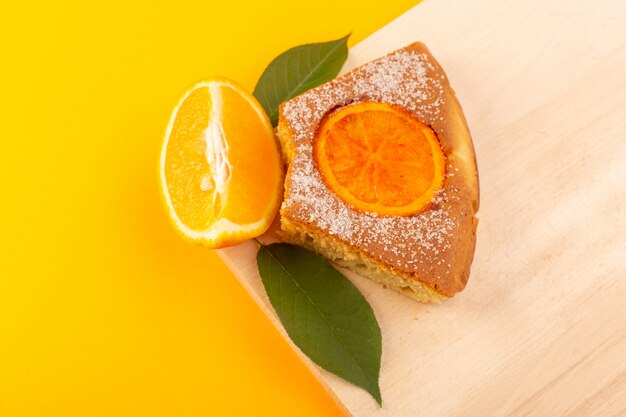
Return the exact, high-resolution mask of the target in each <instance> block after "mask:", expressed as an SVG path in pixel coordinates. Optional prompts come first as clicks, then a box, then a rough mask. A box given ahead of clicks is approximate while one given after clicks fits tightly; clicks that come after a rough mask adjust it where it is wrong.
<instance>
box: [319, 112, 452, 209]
mask: <svg viewBox="0 0 626 417" xmlns="http://www.w3.org/2000/svg"><path fill="white" fill-rule="evenodd" d="M313 157H314V160H315V163H316V165H317V167H318V169H319V171H320V173H321V174H322V178H323V179H324V182H325V183H326V185H327V186H328V187H329V188H330V190H332V191H333V192H334V193H335V194H337V196H339V198H341V199H342V200H343V201H344V202H346V203H347V204H349V205H350V206H352V207H353V208H354V209H355V210H357V211H361V212H371V213H377V214H379V215H382V216H408V215H411V214H415V213H418V212H420V211H422V210H424V209H425V208H426V206H427V205H428V204H429V203H430V201H431V200H432V198H433V196H434V194H435V192H437V191H438V190H439V189H441V187H442V185H443V180H444V177H445V157H444V155H443V152H442V150H441V145H440V144H439V141H438V140H437V136H436V135H435V133H434V132H433V130H432V129H431V128H430V127H429V126H427V125H425V124H424V123H422V122H420V121H419V120H418V119H417V118H415V117H414V116H413V115H412V114H411V113H409V112H408V111H407V110H404V109H403V108H401V107H399V106H394V105H390V104H386V103H378V102H358V103H354V104H350V105H347V106H345V107H342V108H340V109H338V110H336V111H334V112H333V113H330V114H329V115H327V116H326V117H325V118H324V119H323V120H322V123H321V124H320V127H319V129H318V130H317V134H316V138H315V140H314V143H313Z"/></svg>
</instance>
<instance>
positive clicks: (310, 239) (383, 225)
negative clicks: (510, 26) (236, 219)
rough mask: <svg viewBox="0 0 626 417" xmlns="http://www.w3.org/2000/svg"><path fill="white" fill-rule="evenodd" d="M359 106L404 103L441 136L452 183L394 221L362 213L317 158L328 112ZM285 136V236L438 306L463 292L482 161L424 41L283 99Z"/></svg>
mask: <svg viewBox="0 0 626 417" xmlns="http://www.w3.org/2000/svg"><path fill="white" fill-rule="evenodd" d="M358 101H377V102H384V103H389V104H395V105H398V106H401V107H403V108H404V109H406V110H408V111H409V112H411V113H412V114H413V115H414V116H415V117H416V118H417V119H419V120H420V121H422V122H423V123H425V124H427V125H429V126H430V127H431V128H432V129H433V130H434V131H435V133H436V135H437V138H438V139H439V142H440V144H441V147H442V150H443V153H444V155H445V157H446V178H445V180H444V184H443V187H442V189H441V190H440V191H439V193H438V194H437V195H436V196H435V197H434V198H433V200H432V202H431V204H430V205H429V206H428V207H427V208H426V209H425V210H424V211H422V212H420V213H417V214H415V215H412V216H396V217H380V216H377V215H376V214H375V213H361V212H359V211H356V210H354V209H353V208H351V207H350V206H348V205H347V204H346V203H344V202H343V201H342V200H341V199H339V198H338V197H337V196H336V195H334V193H333V192H332V191H330V190H329V189H328V188H327V186H326V185H325V183H324V181H323V180H322V178H321V175H320V173H319V171H318V170H317V168H316V166H315V163H314V161H313V158H312V144H313V141H314V139H315V135H316V131H317V128H318V126H319V124H320V122H321V120H322V119H323V117H324V116H325V115H326V114H328V113H329V112H331V111H333V110H334V109H336V108H338V107H342V106H345V105H347V104H350V103H354V102H358ZM278 134H279V139H280V141H281V145H282V146H283V150H284V154H285V156H286V159H287V163H288V170H287V176H286V181H285V199H284V201H283V205H282V207H281V211H280V215H281V229H282V235H283V238H284V240H286V241H288V242H292V243H295V244H299V245H302V246H306V247H308V248H310V249H313V250H315V251H316V252H318V253H320V254H321V255H323V256H325V257H327V258H329V259H330V260H331V261H333V262H336V263H338V264H339V265H342V266H346V267H348V268H350V269H352V270H354V271H355V272H357V273H360V274H362V275H365V276H367V277H369V278H371V279H373V280H374V281H377V282H379V283H381V284H383V285H385V286H387V287H391V288H393V289H395V290H397V291H400V292H402V293H404V294H406V295H408V296H411V297H413V298H416V299H418V300H420V301H426V302H436V301H439V300H441V299H444V298H447V297H451V296H452V295H454V294H455V293H457V292H459V291H461V290H463V289H464V288H465V285H466V283H467V280H468V277H469V270H470V265H471V262H472V259H473V255H474V248H475V242H476V226H477V219H476V217H475V214H476V212H477V211H478V206H479V187H478V173H477V169H476V160H475V155H474V149H473V144H472V140H471V136H470V133H469V130H468V128H467V124H466V122H465V117H464V116H463V112H462V110H461V107H460V105H459V103H458V101H457V99H456V96H455V94H454V91H453V90H452V88H451V87H450V85H449V82H448V79H447V77H446V75H445V73H444V71H443V69H442V68H441V66H440V65H439V64H438V63H437V61H436V60H435V59H434V57H433V56H432V55H431V54H430V52H429V51H428V49H427V48H426V46H425V45H424V44H422V43H419V42H417V43H414V44H411V45H409V46H407V47H405V48H402V49H399V50H397V51H395V52H392V53H391V54H389V55H386V56H384V57H382V58H379V59H377V60H374V61H372V62H370V63H367V64H365V65H363V66H361V67H358V68H356V69H354V70H352V71H350V72H348V73H347V74H345V75H343V76H341V77H339V78H337V79H335V80H332V81H330V82H328V83H326V84H323V85H321V86H319V87H316V88H314V89H311V90H309V91H307V92H305V93H303V94H301V95H299V96H298V97H295V98H293V99H291V100H289V101H287V102H285V103H283V105H282V106H281V107H280V114H279V125H278Z"/></svg>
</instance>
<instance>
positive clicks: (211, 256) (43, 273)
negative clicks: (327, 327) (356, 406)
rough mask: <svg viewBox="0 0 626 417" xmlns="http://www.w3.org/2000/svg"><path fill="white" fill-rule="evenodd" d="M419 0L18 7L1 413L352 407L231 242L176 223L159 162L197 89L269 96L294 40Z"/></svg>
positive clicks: (11, 29) (365, 29)
mask: <svg viewBox="0 0 626 417" xmlns="http://www.w3.org/2000/svg"><path fill="white" fill-rule="evenodd" d="M22 3H23V4H24V5H23V6H18V4H22ZM165 3H168V4H167V5H164V4H165ZM415 3H416V0H386V1H361V2H355V1H339V0H320V1H314V2H300V1H284V0H280V1H271V2H270V1H268V2H260V1H255V2H251V3H248V2H241V1H220V2H214V1H211V0H204V1H184V0H176V1H171V2H148V1H141V2H139V1H137V2H135V1H132V0H131V1H128V0H127V1H103V2H90V1H75V2H74V1H68V2H51V1H49V2H41V3H40V4H33V3H31V2H11V4H12V5H10V6H8V8H7V5H4V6H3V11H2V13H1V14H2V16H1V17H0V35H1V38H0V39H1V40H0V42H1V43H2V50H1V51H0V53H1V54H2V55H1V56H2V65H1V66H0V71H1V72H2V77H1V80H2V81H1V86H2V90H1V91H0V94H1V95H2V100H1V103H2V104H1V106H2V109H1V112H0V114H1V116H0V117H1V120H2V124H1V125H0V127H1V129H2V135H1V141H2V142H1V147H0V173H1V175H0V178H1V179H0V181H1V188H0V222H1V224H0V237H1V240H0V242H1V245H2V248H1V249H2V250H1V252H0V261H1V263H0V415H1V416H144V415H145V416H200V415H203V416H206V415H217V416H239V415H241V416H260V415H271V416H295V415H297V416H333V415H340V411H339V410H338V408H337V406H336V405H335V404H334V403H333V401H332V400H331V399H330V397H329V396H328V395H327V394H326V393H325V391H324V390H323V388H322V387H321V386H320V385H319V384H318V383H317V382H316V380H315V379H314V378H313V376H312V375H311V374H310V373H309V372H308V370H306V369H305V367H304V365H302V364H301V363H300V361H299V360H298V358H297V357H296V355H295V354H294V353H293V352H292V351H291V349H290V348H289V347H288V345H287V344H286V343H285V342H284V341H283V340H282V339H281V337H280V336H279V334H278V333H277V332H276V330H275V329H274V328H273V327H272V325H271V324H270V323H269V321H268V320H267V319H266V318H265V317H264V316H263V314H262V313H261V311H260V310H259V309H258V308H257V306H256V305H255V304H254V303H253V301H252V300H251V299H250V298H249V296H248V295H247V294H246V292H245V291H244V290H243V288H242V287H241V286H240V284H239V283H238V282H237V281H236V279H235V278H234V277H233V276H232V275H231V273H230V272H229V271H228V270H227V269H226V267H225V266H224V265H223V264H222V263H221V261H220V260H219V259H218V257H217V255H216V254H215V253H213V252H211V251H209V250H206V249H202V248H199V247H194V246H190V245H188V244H186V243H184V242H183V241H182V240H181V239H179V238H178V237H177V236H176V235H175V233H174V231H173V230H172V228H171V227H170V225H169V224H168V222H167V220H166V217H165V212H164V210H163V208H162V207H161V203H160V200H159V197H158V188H157V155H158V153H159V147H160V142H161V137H162V134H163V132H164V129H165V127H166V124H167V121H168V118H169V114H170V111H171V110H172V107H173V106H174V105H175V103H176V102H177V99H178V98H179V96H180V95H181V94H182V92H183V91H184V89H185V88H186V87H187V86H188V85H189V84H191V83H193V82H195V81H197V80H198V79H200V78H202V77H205V76H208V75H212V74H221V75H226V76H229V77H231V78H234V79H236V80H238V81H240V82H241V83H242V84H243V85H244V86H245V87H246V88H248V89H250V90H252V88H253V87H254V85H255V82H256V80H257V78H258V76H259V75H260V74H261V72H262V70H263V69H264V68H265V65H266V64H267V63H268V62H269V61H270V60H271V59H272V58H273V57H274V56H276V55H277V54H279V53H280V52H282V51H283V50H285V49H287V48H288V47H291V46H295V45H298V44H301V43H306V42H316V41H322V40H329V39H335V38H338V37H340V36H343V35H344V34H345V33H347V32H349V31H352V32H353V36H352V38H351V40H350V45H354V44H355V43H356V42H358V41H359V40H361V39H363V38H365V37H366V36H367V35H369V34H370V33H372V32H373V31H375V30H376V29H377V28H379V27H381V26H383V25H384V24H386V23H387V22H389V21H390V20H392V19H393V18H395V17H396V16H398V15H399V14H401V13H402V12H403V11H405V10H407V9H409V8H410V7H411V6H412V5H413V4H415ZM418 35H419V28H416V36H418Z"/></svg>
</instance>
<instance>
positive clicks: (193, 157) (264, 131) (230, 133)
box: [162, 80, 283, 247]
mask: <svg viewBox="0 0 626 417" xmlns="http://www.w3.org/2000/svg"><path fill="white" fill-rule="evenodd" d="M162 169H163V172H164V177H163V179H164V182H165V193H167V195H168V197H169V200H170V202H171V208H172V210H173V211H174V213H175V216H176V217H177V218H178V219H179V220H180V222H181V223H182V225H183V226H184V227H186V228H187V229H188V230H190V231H191V232H185V231H183V233H184V234H185V233H195V232H198V233H202V232H207V236H209V235H210V237H207V238H206V239H204V237H203V235H200V236H199V237H198V236H195V237H193V236H191V238H192V239H194V240H199V241H203V239H204V240H205V241H203V242H202V243H204V244H206V245H207V246H210V247H220V246H223V245H224V244H232V243H238V242H239V241H243V240H245V239H248V238H250V237H254V236H257V235H259V234H261V233H263V232H264V231H265V230H266V229H267V227H269V225H270V223H271V220H272V218H273V217H274V215H275V213H276V211H277V210H278V205H279V203H280V196H281V189H282V180H283V172H282V162H281V160H280V153H279V150H278V143H277V141H276V139H275V137H274V133H273V130H272V127H271V124H270V123H269V120H268V119H267V116H266V115H265V114H264V113H263V111H262V109H261V107H260V105H259V104H258V103H257V102H256V101H255V100H254V98H252V97H251V96H250V95H249V94H247V93H245V92H243V91H242V90H241V88H239V87H234V86H233V85H232V82H228V81H220V80H215V81H209V82H207V83H205V84H204V85H199V86H197V87H196V88H195V89H194V90H193V91H191V93H190V94H189V95H188V96H187V97H186V98H185V99H184V101H183V102H182V103H181V104H180V107H179V108H178V109H177V111H176V114H175V117H174V120H173V124H172V127H171V130H170V133H169V137H168V140H167V145H166V149H165V159H164V161H163V166H162ZM220 220H225V221H228V224H230V226H226V228H227V229H228V230H225V231H224V233H221V232H220V231H219V230H216V229H215V227H216V224H218V222H219V221H220ZM219 227H222V226H219ZM244 229H245V230H244Z"/></svg>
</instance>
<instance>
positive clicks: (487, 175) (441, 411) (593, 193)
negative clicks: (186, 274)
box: [220, 0, 626, 416]
mask: <svg viewBox="0 0 626 417" xmlns="http://www.w3.org/2000/svg"><path fill="white" fill-rule="evenodd" d="M416 40H421V41H424V42H425V43H426V44H427V45H428V47H429V48H430V50H431V51H432V53H433V54H434V55H435V57H436V58H437V59H438V60H439V62H440V63H441V64H442V66H443V67H444V69H445V70H446V72H447V74H448V76H449V78H450V81H451V84H452V86H453V88H454V89H455V90H456V92H457V94H458V97H459V100H460V102H461V104H462V106H463V108H464V110H465V115H466V117H467V120H468V124H469V126H470V130H471V132H472V136H473V138H474V145H475V147H476V154H477V158H478V168H479V175H480V183H481V208H480V212H479V214H478V216H479V218H480V223H479V227H478V242H477V249H476V257H475V260H474V264H473V267H472V274H471V277H470V281H469V284H468V286H467V288H466V290H465V291H464V292H462V293H460V294H458V295H457V296H456V297H454V298H453V299H451V300H449V301H447V302H445V303H444V304H442V305H425V304H419V303H417V302H415V301H412V300H410V299H408V298H405V297H403V296H401V295H399V294H396V293H394V292H392V291H391V290H386V289H383V288H381V287H379V286H377V285H376V284H373V283H371V282H370V281H368V280H366V279H365V278H362V277H359V276H355V275H354V274H348V276H349V278H350V279H351V280H352V281H353V282H354V283H355V284H356V285H357V286H358V287H359V289H360V290H361V291H362V292H363V294H364V295H365V296H366V297H367V299H368V300H369V301H370V302H371V304H372V306H373V308H374V311H375V313H376V316H377V318H378V320H379V322H380V326H381V329H382V333H383V357H382V368H381V376H380V384H381V389H382V396H383V407H382V408H378V407H377V405H376V403H375V402H374V400H372V399H371V398H370V397H369V396H368V395H367V394H366V393H365V392H364V391H362V390H360V389H358V388H355V387H354V386H352V385H350V384H348V383H345V382H344V381H342V380H340V379H338V378H336V377H334V376H333V375H331V374H329V373H327V372H325V371H323V370H320V369H319V368H317V367H316V366H315V365H314V364H312V363H311V362H310V361H309V360H308V359H306V358H304V357H303V360H304V361H305V363H306V364H307V365H308V366H309V367H311V369H312V370H313V372H314V373H315V374H316V375H317V376H318V377H319V379H320V381H321V382H322V384H324V386H326V387H327V388H328V390H329V392H330V393H331V394H332V395H333V396H335V397H336V399H337V401H338V402H339V404H341V406H342V407H343V408H344V409H345V410H346V413H347V414H352V415H355V416H522V415H523V416H526V415H533V416H562V415H567V416H590V415H594V416H624V415H626V1H624V0H614V1H611V0H604V1H589V0H586V1H580V0H574V1H567V2H565V1H562V0H525V1H519V0H506V1H502V0H475V1H471V2H468V1H463V0H426V1H425V2H424V3H422V4H419V5H418V6H416V7H415V8H413V9H412V10H410V11H409V12H407V13H406V14H404V15H403V16H401V17H400V18H398V19H397V20H395V21H394V22H392V23H391V24H389V25H388V26H386V27H384V28H383V29H381V30H380V31H379V32H377V33H375V34H374V35H372V36H371V37H369V38H368V39H366V40H365V41H363V42H361V43H360V44H359V45H357V46H356V47H354V48H352V50H351V51H350V58H349V60H348V63H347V64H346V67H345V68H344V71H347V70H349V69H351V68H353V67H355V66H357V65H360V64H363V63H365V62H367V61H369V60H371V59H374V58H376V57H379V56H381V55H383V54H385V53H387V52H390V51H392V50H394V49H397V48H400V47H402V46H404V45H406V44H409V43H411V42H413V41H416ZM255 250H256V249H255V245H254V244H253V243H251V242H249V243H245V244H243V245H240V246H238V247H234V248H230V249H226V250H222V251H220V254H221V256H222V257H223V259H224V261H225V262H226V263H227V264H228V265H229V266H230V268H231V269H232V270H233V272H234V273H235V274H236V275H237V276H238V277H239V279H240V280H241V282H242V284H243V285H244V286H245V287H246V289H247V290H248V291H249V292H250V294H251V295H252V297H253V298H254V299H255V300H256V301H257V302H258V303H259V305H260V306H261V308H262V309H263V311H265V312H266V313H267V314H268V316H269V317H270V319H271V320H272V321H273V322H274V323H275V324H276V326H278V328H279V329H280V331H281V332H282V333H283V335H285V333H284V331H283V329H282V326H281V325H280V323H279V321H278V320H277V318H276V316H275V313H274V312H273V310H272V308H271V306H270V305H269V304H268V300H267V297H266V295H265V292H264V289H263V287H262V284H261V281H260V279H259V276H258V274H257V270H256V264H255ZM285 337H286V336H285Z"/></svg>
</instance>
